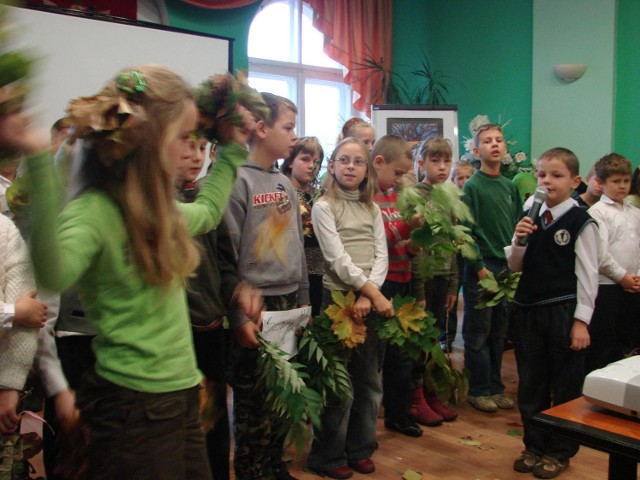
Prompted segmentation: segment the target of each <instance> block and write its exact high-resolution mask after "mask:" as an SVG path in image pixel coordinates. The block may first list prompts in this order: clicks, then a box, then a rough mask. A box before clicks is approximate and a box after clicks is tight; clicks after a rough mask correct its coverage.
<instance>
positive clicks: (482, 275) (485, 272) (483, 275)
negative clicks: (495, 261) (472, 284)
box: [476, 267, 489, 280]
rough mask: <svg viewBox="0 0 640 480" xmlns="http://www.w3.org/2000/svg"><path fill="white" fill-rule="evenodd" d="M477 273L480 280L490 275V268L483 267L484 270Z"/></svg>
mask: <svg viewBox="0 0 640 480" xmlns="http://www.w3.org/2000/svg"><path fill="white" fill-rule="evenodd" d="M476 275H478V280H484V279H485V278H487V277H488V276H489V269H488V268H487V267H482V270H478V272H477V273H476Z"/></svg>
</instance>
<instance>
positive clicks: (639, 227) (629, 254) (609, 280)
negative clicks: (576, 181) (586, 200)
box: [589, 194, 640, 285]
mask: <svg viewBox="0 0 640 480" xmlns="http://www.w3.org/2000/svg"><path fill="white" fill-rule="evenodd" d="M589 215H591V216H592V217H593V218H595V219H596V220H597V221H598V226H599V232H600V278H599V283H600V284H601V285H612V284H616V283H620V280H622V278H623V277H624V276H625V275H626V274H631V275H636V274H638V271H639V269H640V210H639V209H637V208H635V207H634V206H632V205H631V203H629V202H628V201H626V200H625V201H624V202H623V204H622V205H621V204H619V203H618V202H614V201H613V200H611V199H610V198H609V197H607V196H606V195H604V194H603V195H602V197H600V201H599V202H598V203H596V204H594V205H593V206H592V207H591V208H590V209H589Z"/></svg>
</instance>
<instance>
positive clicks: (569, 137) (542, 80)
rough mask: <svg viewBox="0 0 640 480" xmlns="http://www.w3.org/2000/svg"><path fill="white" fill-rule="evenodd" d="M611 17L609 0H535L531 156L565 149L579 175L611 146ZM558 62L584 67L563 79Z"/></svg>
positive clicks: (613, 6)
mask: <svg viewBox="0 0 640 480" xmlns="http://www.w3.org/2000/svg"><path fill="white" fill-rule="evenodd" d="M615 15H616V2H615V1H614V0H563V1H561V2H559V1H557V0H535V2H534V13H533V18H534V22H533V40H534V50H533V52H534V53H533V111H532V125H533V130H532V134H531V136H532V145H533V154H534V156H539V155H540V154H541V153H542V152H543V151H544V150H546V149H548V148H551V147H556V146H562V147H567V148H569V149H571V150H573V151H574V152H575V153H576V155H577V156H578V158H579V159H580V163H581V165H580V166H581V169H580V170H581V172H582V174H583V175H585V174H586V173H587V172H588V170H589V167H590V166H591V165H592V164H593V163H594V162H595V161H596V160H597V159H598V158H600V157H601V156H603V155H605V154H607V153H609V152H611V148H612V145H613V99H614V50H615ZM569 19H571V20H572V21H568V20H569ZM558 63H584V64H586V65H587V71H586V73H585V74H584V76H583V77H582V78H580V79H578V80H576V81H575V82H572V83H566V82H564V81H563V80H560V79H559V78H557V77H556V76H555V74H554V73H553V67H554V65H556V64H558Z"/></svg>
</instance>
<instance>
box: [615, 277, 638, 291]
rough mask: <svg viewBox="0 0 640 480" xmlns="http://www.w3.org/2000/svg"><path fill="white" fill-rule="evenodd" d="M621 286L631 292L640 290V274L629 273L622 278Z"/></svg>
mask: <svg viewBox="0 0 640 480" xmlns="http://www.w3.org/2000/svg"><path fill="white" fill-rule="evenodd" d="M620 286H621V287H622V288H624V289H625V291H627V292H629V293H637V292H640V276H638V275H631V274H629V273H627V274H626V275H625V276H624V277H622V280H620Z"/></svg>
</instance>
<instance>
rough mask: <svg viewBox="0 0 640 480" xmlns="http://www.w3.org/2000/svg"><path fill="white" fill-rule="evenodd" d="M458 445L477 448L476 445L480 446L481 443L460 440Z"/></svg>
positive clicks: (465, 439)
mask: <svg viewBox="0 0 640 480" xmlns="http://www.w3.org/2000/svg"><path fill="white" fill-rule="evenodd" d="M458 443H460V444H462V445H466V446H468V447H477V446H478V445H482V442H479V441H478V440H472V439H467V438H463V439H461V440H460V441H459V442H458Z"/></svg>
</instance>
